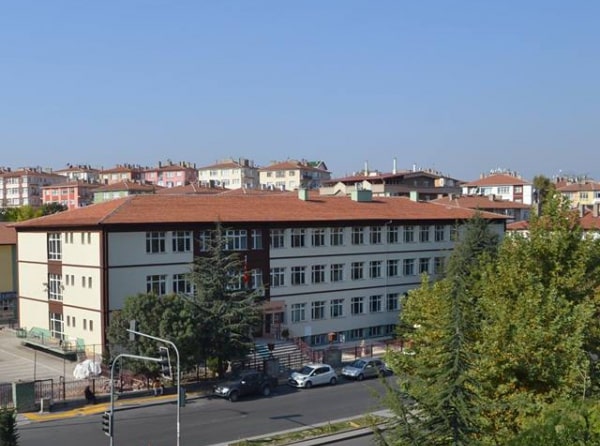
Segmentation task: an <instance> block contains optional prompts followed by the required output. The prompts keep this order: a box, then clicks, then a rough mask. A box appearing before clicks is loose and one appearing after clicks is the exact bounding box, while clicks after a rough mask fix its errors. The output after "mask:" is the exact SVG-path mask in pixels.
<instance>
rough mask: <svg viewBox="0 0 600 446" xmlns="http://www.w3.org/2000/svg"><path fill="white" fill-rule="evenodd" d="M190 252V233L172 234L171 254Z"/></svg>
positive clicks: (177, 232) (179, 232)
mask: <svg viewBox="0 0 600 446" xmlns="http://www.w3.org/2000/svg"><path fill="white" fill-rule="evenodd" d="M191 250H192V233H191V232H190V231H175V232H173V252H190V251H191Z"/></svg>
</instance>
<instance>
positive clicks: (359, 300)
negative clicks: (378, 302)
mask: <svg viewBox="0 0 600 446" xmlns="http://www.w3.org/2000/svg"><path fill="white" fill-rule="evenodd" d="M363 306H364V297H353V298H352V299H351V300H350V313H351V314H362V313H363V310H364V308H363Z"/></svg>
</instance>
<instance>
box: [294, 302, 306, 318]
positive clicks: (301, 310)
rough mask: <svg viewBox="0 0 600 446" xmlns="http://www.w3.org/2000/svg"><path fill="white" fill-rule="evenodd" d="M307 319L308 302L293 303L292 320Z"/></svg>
mask: <svg viewBox="0 0 600 446" xmlns="http://www.w3.org/2000/svg"><path fill="white" fill-rule="evenodd" d="M305 320H306V304H305V303H301V304H292V322H303V321H305Z"/></svg>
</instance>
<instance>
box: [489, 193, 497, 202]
mask: <svg viewBox="0 0 600 446" xmlns="http://www.w3.org/2000/svg"><path fill="white" fill-rule="evenodd" d="M488 197H489V199H490V201H494V200H495V199H496V195H495V194H489V195H488Z"/></svg>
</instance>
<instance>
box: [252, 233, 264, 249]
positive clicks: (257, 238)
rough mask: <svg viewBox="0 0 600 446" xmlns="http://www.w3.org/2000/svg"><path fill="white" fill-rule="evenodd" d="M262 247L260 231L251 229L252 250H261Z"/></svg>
mask: <svg viewBox="0 0 600 446" xmlns="http://www.w3.org/2000/svg"><path fill="white" fill-rule="evenodd" d="M262 247H263V236H262V230H260V229H253V230H252V249H262Z"/></svg>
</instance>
